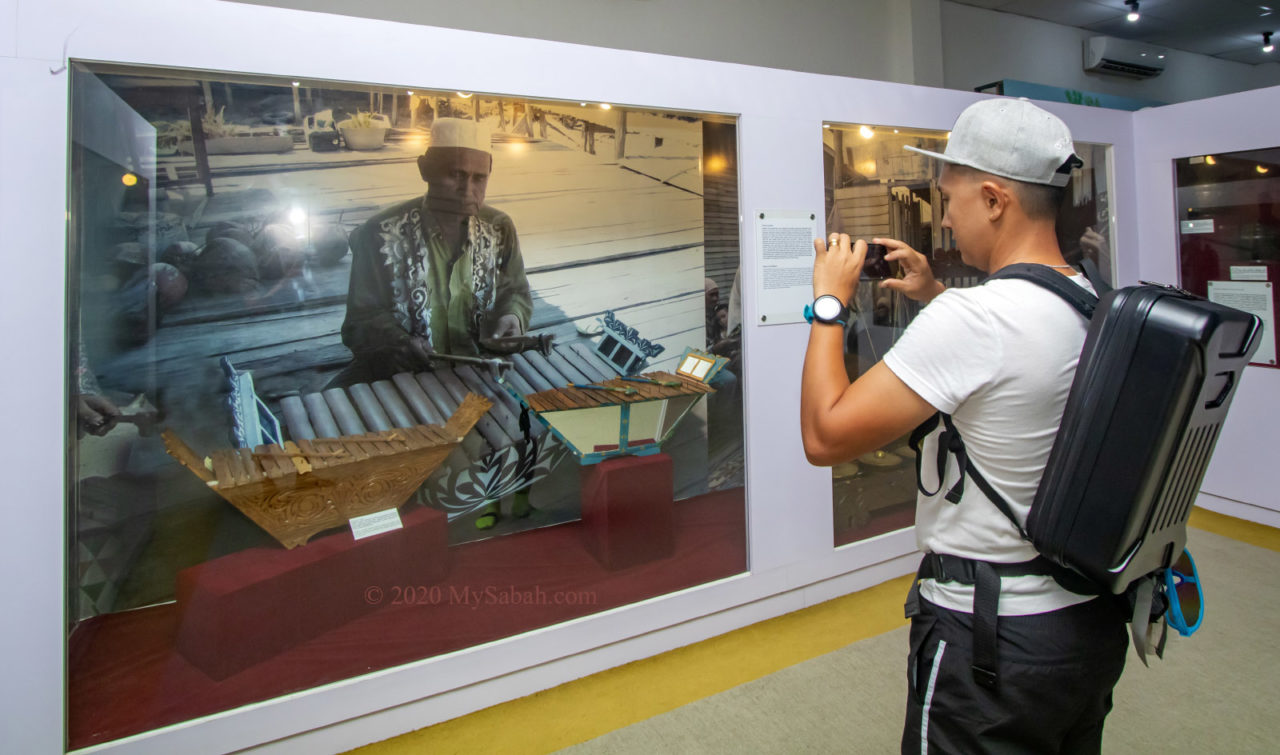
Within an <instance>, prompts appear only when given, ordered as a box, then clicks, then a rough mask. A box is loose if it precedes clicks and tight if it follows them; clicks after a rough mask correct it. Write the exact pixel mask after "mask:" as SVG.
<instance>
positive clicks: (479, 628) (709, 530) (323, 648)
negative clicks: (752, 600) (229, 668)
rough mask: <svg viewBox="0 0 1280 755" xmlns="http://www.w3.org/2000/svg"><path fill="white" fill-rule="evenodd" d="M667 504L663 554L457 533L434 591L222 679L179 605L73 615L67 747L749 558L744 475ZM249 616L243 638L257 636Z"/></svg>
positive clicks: (612, 603) (418, 653)
mask: <svg viewBox="0 0 1280 755" xmlns="http://www.w3.org/2000/svg"><path fill="white" fill-rule="evenodd" d="M675 509H676V528H675V529H676V552H675V554H674V555H673V556H672V557H671V558H668V559H663V560H659V561H653V562H650V563H648V564H644V565H641V566H637V567H634V568H632V569H626V570H623V571H609V570H607V569H605V568H604V567H602V566H601V565H600V564H599V563H597V562H596V560H595V559H594V558H592V557H591V556H590V555H589V554H588V553H587V551H586V549H584V548H583V547H582V536H583V535H582V523H581V522H571V523H569V524H563V525H560V526H557V527H544V528H542V529H538V530H533V531H530V532H523V533H520V534H518V535H509V536H507V537H499V538H492V539H489V540H480V541H476V542H473V543H467V544H465V545H459V546H454V547H453V548H452V549H451V551H452V552H451V559H452V563H451V566H452V568H451V569H450V570H449V575H448V576H447V577H446V578H445V580H444V581H443V582H442V583H440V584H439V588H440V594H439V596H438V598H437V596H436V595H435V594H434V593H435V591H434V590H431V589H428V590H427V591H426V593H427V594H426V595H425V596H423V597H425V600H421V601H418V602H416V603H411V602H410V601H409V600H407V599H404V600H401V601H400V603H399V604H396V602H395V600H394V598H395V597H396V596H395V595H394V594H392V593H388V594H387V595H386V598H385V600H384V607H383V608H382V610H378V611H373V612H371V613H368V614H367V615H365V616H362V617H360V618H358V619H356V620H354V621H351V622H348V623H346V624H343V625H342V626H340V627H338V628H336V629H333V630H330V631H328V632H326V633H324V634H322V635H320V636H318V637H316V638H314V639H312V640H308V641H307V642H303V643H300V644H298V645H297V646H295V647H292V648H289V649H287V650H284V651H282V652H281V653H280V654H279V655H276V656H274V657H272V658H268V659H267V660H265V661H263V662H261V663H258V664H256V665H253V666H250V667H248V668H246V669H245V670H244V671H241V672H240V673H238V674H235V675H233V676H230V677H227V678H226V679H222V680H215V679H211V678H210V677H209V675H208V674H206V673H204V672H203V671H200V670H199V669H197V668H195V667H194V666H193V665H192V664H191V663H190V661H188V660H187V659H186V658H185V657H184V656H183V655H182V654H181V653H178V652H177V651H176V650H175V648H174V640H175V638H176V637H177V635H178V633H179V631H180V629H181V626H180V625H181V623H182V618H183V617H181V616H180V615H179V614H178V611H177V605H175V604H172V603H166V604H162V605H158V606H152V607H150V608H142V609H138V610H136V611H126V612H123V613H115V614H105V615H102V616H95V617H94V618H92V619H88V620H86V621H82V622H80V625H79V626H78V627H77V629H76V631H75V632H74V633H72V635H71V637H70V640H69V646H68V649H67V650H68V669H67V671H68V680H67V685H68V686H67V724H68V731H67V737H68V745H67V746H68V748H69V749H72V750H76V749H80V748H83V747H89V746H91V745H94V744H98V743H101V742H106V741H110V740H113V739H118V738H120V737H126V736H129V735H131V734H137V733H139V732H143V731H147V730H149V729H154V728H156V727H159V726H167V725H170V724H176V723H180V722H182V721H187V720H190V719H192V718H197V717H199V716H207V715H211V714H213V713H217V712H219V711H224V710H228V709H231V708H236V707H239V706H241V705H247V704H250V703H254V702H258V701H261V700H270V699H271V698H274V697H279V696H280V695H287V694H289V693H291V692H298V691H300V690H305V689H310V688H312V687H317V686H320V685H322V684H328V683H331V682H335V681H338V680H341V679H348V678H351V677H353V676H358V675H360V674H366V673H369V672H370V671H375V670H377V669H385V668H389V667H392V666H398V665H400V664H404V663H409V662H411V661H416V660H420V659H422V658H430V657H432V656H435V655H439V654H441V653H448V652H451V651H454V650H460V649H462V648H467V647H475V646H476V645H480V644H483V643H486V642H490V641H493V640H496V639H499V638H502V637H510V636H511V635H515V634H519V633H521V632H526V631H528V630H530V629H534V628H537V627H543V626H548V625H550V624H556V623H559V622H562V621H566V620H569V619H573V618H577V617H579V616H586V615H588V614H593V613H597V612H599V611H605V610H608V609H610V608H615V607H617V606H623V605H627V604H628V603H634V602H636V601H640V600H645V599H646V598H652V597H654V596H657V595H663V594H665V593H669V592H673V591H675V590H682V589H685V588H688V587H692V586H694V585H699V584H703V583H706V582H709V581H711V580H715V579H722V578H724V577H728V576H730V575H733V574H739V573H741V572H742V571H743V570H745V569H746V568H747V549H746V537H747V528H746V508H745V500H744V491H743V489H742V488H734V489H732V490H727V491H721V492H716V493H709V494H707V495H704V496H699V497H698V498H693V499H689V500H685V501H681V502H679V503H677V504H676V507H675ZM406 518H407V517H406ZM316 545H319V543H318V542H317V543H316ZM307 547H308V548H310V547H312V546H310V545H309V546H307ZM407 595H408V594H407V593H406V594H405V595H404V596H402V597H405V598H407ZM477 596H479V598H480V599H479V600H478V601H477V600H476V599H475V598H476V597H477ZM280 613H283V611H279V612H277V615H276V616H274V617H273V620H276V619H279V618H281V616H279V614H280ZM256 629H257V628H255V633H254V634H251V635H249V636H247V637H244V638H242V641H243V642H245V643H252V642H255V637H256Z"/></svg>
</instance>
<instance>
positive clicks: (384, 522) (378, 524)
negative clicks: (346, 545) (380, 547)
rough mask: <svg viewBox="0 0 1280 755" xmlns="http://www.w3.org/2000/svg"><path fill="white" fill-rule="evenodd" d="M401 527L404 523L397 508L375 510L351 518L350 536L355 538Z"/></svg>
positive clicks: (371, 535)
mask: <svg viewBox="0 0 1280 755" xmlns="http://www.w3.org/2000/svg"><path fill="white" fill-rule="evenodd" d="M403 528H404V523H403V522H401V521H400V511H399V510H398V509H387V510H386V511H375V512H373V513H372V514H365V515H364V516H357V517H354V518H353V519H352V520H351V536H352V537H354V538H355V539H356V540H362V539H364V538H366V537H373V536H374V535H381V534H382V533H384V532H391V531H392V530H398V529H403Z"/></svg>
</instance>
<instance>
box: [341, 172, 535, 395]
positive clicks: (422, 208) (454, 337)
mask: <svg viewBox="0 0 1280 755" xmlns="http://www.w3.org/2000/svg"><path fill="white" fill-rule="evenodd" d="M349 243H350V245H351V254H352V261H351V282H350V286H349V288H348V291H347V316H346V320H345V321H344V322H343V324H342V342H343V343H344V344H346V346H347V348H349V349H351V352H352V353H353V354H354V355H355V357H356V360H357V361H365V362H368V363H369V366H370V367H372V368H373V370H374V372H378V373H383V374H387V373H389V372H391V371H394V370H395V369H399V368H401V365H399V364H396V363H397V362H399V361H401V360H402V358H403V354H404V353H405V350H406V347H407V344H408V341H409V339H410V337H411V336H421V337H424V338H426V339H428V342H429V343H430V345H431V348H432V350H434V351H436V352H440V353H444V354H457V355H464V356H473V355H476V354H478V353H479V351H480V349H479V339H480V338H481V337H488V336H491V335H493V331H494V328H495V326H496V324H497V321H498V319H499V318H500V317H502V316H503V315H508V314H510V315H515V316H516V317H518V318H519V319H520V327H521V331H522V332H523V331H524V330H526V329H527V328H528V326H529V316H530V314H531V313H532V311H533V302H532V299H531V297H530V295H529V282H528V280H527V279H526V278H525V273H524V260H523V259H522V258H521V256H520V242H519V240H518V239H517V238H516V229H515V226H514V225H513V224H512V222H511V218H510V217H508V216H507V215H506V214H505V213H503V212H502V211H500V210H496V209H494V208H492V207H489V206H488V205H484V206H481V208H480V212H479V213H477V214H476V215H473V216H471V217H470V218H468V221H467V229H466V233H465V234H464V236H463V240H462V249H461V250H460V251H458V250H454V249H452V248H450V245H449V244H448V243H447V242H446V241H445V240H444V237H443V236H442V234H441V230H440V226H439V223H438V222H437V221H436V219H435V216H434V215H432V214H431V213H430V212H428V211H427V209H426V202H425V197H417V198H414V199H411V200H409V201H407V202H402V203H401V204H398V205H395V206H394V207H391V208H389V209H386V210H383V211H382V212H380V213H378V214H377V215H375V216H373V217H372V218H370V219H369V220H368V221H366V222H365V223H364V224H363V225H361V226H360V227H359V228H357V229H356V230H355V231H353V232H352V233H351V237H350V240H349Z"/></svg>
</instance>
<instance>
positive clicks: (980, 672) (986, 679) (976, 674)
mask: <svg viewBox="0 0 1280 755" xmlns="http://www.w3.org/2000/svg"><path fill="white" fill-rule="evenodd" d="M969 668H971V669H973V681H975V682H977V684H978V686H979V687H982V688H984V689H989V690H994V689H995V688H996V687H997V686H998V683H999V681H1000V677H999V676H998V675H997V674H996V672H994V671H992V670H991V669H985V668H982V667H981V666H979V665H977V664H974V665H973V666H970V667H969Z"/></svg>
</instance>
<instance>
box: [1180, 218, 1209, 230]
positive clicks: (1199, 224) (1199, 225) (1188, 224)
mask: <svg viewBox="0 0 1280 755" xmlns="http://www.w3.org/2000/svg"><path fill="white" fill-rule="evenodd" d="M1182 232H1183V233H1213V218H1207V219H1205V220H1184V221H1182Z"/></svg>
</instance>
